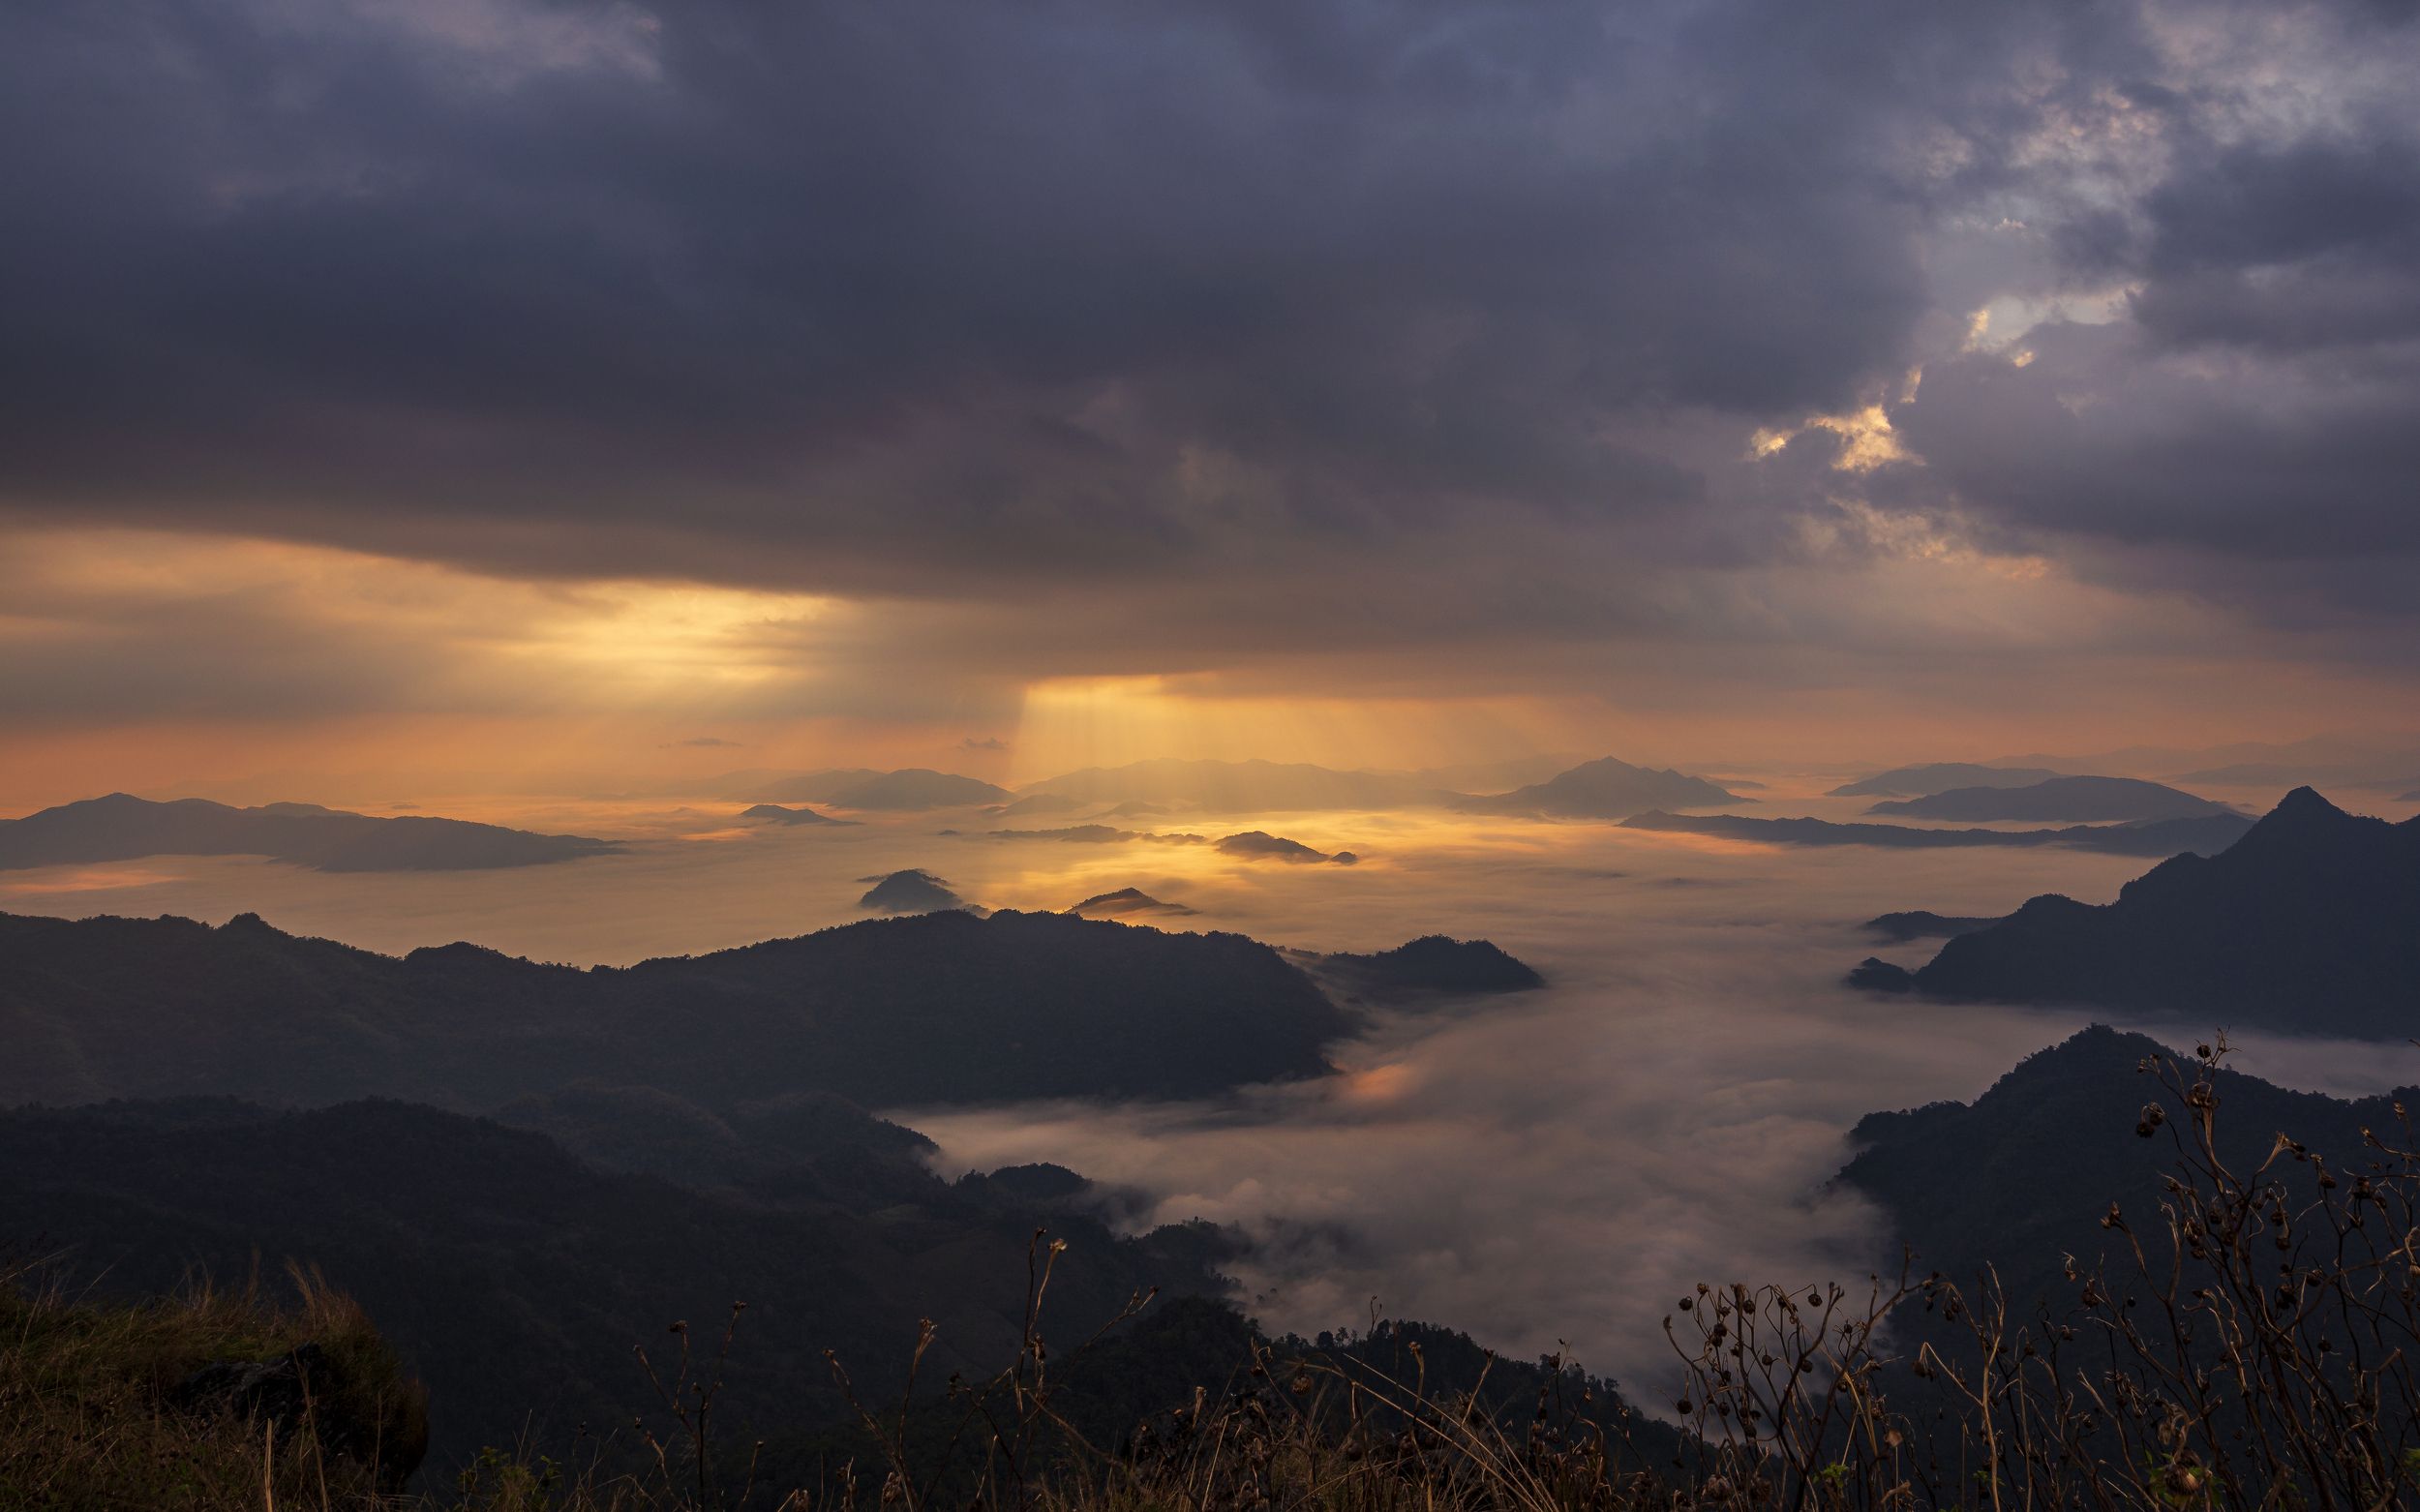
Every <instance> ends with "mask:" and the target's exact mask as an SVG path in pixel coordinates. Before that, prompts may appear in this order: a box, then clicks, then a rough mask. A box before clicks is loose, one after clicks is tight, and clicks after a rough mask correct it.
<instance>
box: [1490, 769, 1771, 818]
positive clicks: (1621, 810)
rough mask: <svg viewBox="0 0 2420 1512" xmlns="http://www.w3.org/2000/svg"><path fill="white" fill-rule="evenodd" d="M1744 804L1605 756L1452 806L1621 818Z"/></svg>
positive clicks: (1682, 776)
mask: <svg viewBox="0 0 2420 1512" xmlns="http://www.w3.org/2000/svg"><path fill="white" fill-rule="evenodd" d="M1746 801H1748V800H1745V799H1742V798H1740V797H1739V796H1738V795H1737V794H1734V793H1730V792H1727V791H1725V790H1724V789H1722V788H1719V787H1717V786H1715V785H1714V784H1713V783H1711V782H1709V781H1707V780H1706V779H1705V778H1704V777H1692V776H1689V775H1687V774H1686V773H1684V772H1679V771H1654V770H1650V769H1649V768H1646V767H1633V766H1631V765H1630V764H1629V763H1627V762H1620V761H1616V760H1614V758H1612V757H1611V756H1608V757H1605V758H1603V759H1602V760H1599V761H1591V762H1585V763H1583V764H1581V765H1580V766H1577V767H1574V768H1572V769H1571V770H1570V771H1566V772H1563V773H1561V774H1560V775H1558V776H1556V777H1553V778H1550V779H1549V780H1547V781H1545V782H1539V783H1534V784H1532V785H1530V786H1528V787H1526V788H1517V789H1515V790H1514V791H1512V792H1510V793H1498V794H1496V795H1494V796H1493V797H1487V798H1460V799H1456V800H1455V801H1454V803H1453V806H1454V807H1456V808H1458V809H1461V810H1462V811H1463V812H1465V813H1472V814H1534V815H1542V816H1544V817H1547V818H1552V819H1619V818H1623V817H1625V816H1627V815H1630V814H1635V813H1639V812H1642V811H1644V810H1648V809H1675V808H1714V807H1719V806H1721V805H1723V804H1727V803H1740V802H1746Z"/></svg>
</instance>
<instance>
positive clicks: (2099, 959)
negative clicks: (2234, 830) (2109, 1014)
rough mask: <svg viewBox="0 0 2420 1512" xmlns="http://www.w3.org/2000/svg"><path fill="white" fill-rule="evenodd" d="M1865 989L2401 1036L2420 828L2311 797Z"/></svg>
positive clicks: (1865, 981) (1880, 974)
mask: <svg viewBox="0 0 2420 1512" xmlns="http://www.w3.org/2000/svg"><path fill="white" fill-rule="evenodd" d="M2177 822H2180V823H2194V822H2196V821H2177ZM1853 980H1854V981H1856V982H1857V983H1858V984H1860V985H1864V986H1872V987H1879V988H1885V989H1894V990H1903V991H1915V992H1920V993H1922V994H1924V995H1926V996H1929V997H1938V998H1949V999H1962V1000H1985V999H1988V1000H1995V1001H2012V1002H2059V1003H2089V1004H2095V1005H2099V1006H2103V1007H2108V1008H2114V1009H2124V1010H2127V1011H2130V1012H2133V1013H2150V1014H2159V1015H2164V1016H2184V1017H2189V1018H2191V1019H2193V1021H2196V1022H2210V1021H2218V1022H2225V1023H2230V1024H2237V1025H2255V1026H2258V1027H2262V1028H2267V1029H2273V1030H2281V1031H2284V1032H2288V1033H2301V1034H2324V1035H2345V1036H2354V1037H2362V1038H2375V1039H2396V1040H2401V1039H2404V1038H2406V1037H2408V1036H2410V1035H2411V1034H2412V1033H2414V1031H2415V1030H2420V819H2410V820H2405V822H2403V823H2402V824H2389V823H2387V822H2386V821H2385V820H2382V819H2370V818H2362V817H2357V816H2355V815H2352V814H2348V813H2345V812H2344V810H2343V809H2340V808H2338V807H2337V806H2336V805H2335V804H2333V803H2330V802H2329V801H2327V800H2326V799H2324V798H2321V797H2320V796H2319V795H2318V794H2317V793H2315V792H2313V791H2312V790H2311V789H2309V788H2297V789H2295V790H2294V791H2293V792H2292V793H2289V794H2287V795H2286V797H2285V798H2284V800H2283V801H2280V802H2279V804H2278V805H2277V807H2276V808H2274V809H2272V810H2270V811H2269V813H2268V814H2267V815H2266V816H2265V817H2263V818H2262V819H2261V820H2260V821H2259V823H2257V824H2256V825H2254V826H2253V827H2252V828H2251V830H2250V832H2247V833H2246V834H2245V835H2244V836H2243V837H2242V838H2241V839H2239V840H2237V841H2236V842H2235V843H2234V844H2233V845H2231V846H2229V847H2227V848H2225V849H2224V850H2223V851H2221V852H2219V853H2218V854H2216V855H2211V856H2197V855H2181V856H2177V857H2174V858H2172V859H2171V860H2168V861H2166V862H2162V863H2161V864H2160V865H2158V866H2155V867H2153V868H2152V869H2151V870H2150V871H2148V872H2145V873H2144V874H2143V875H2142V876H2140V877H2137V878H2135V879H2134V880H2133V882H2130V883H2128V884H2127V885H2126V887H2125V888H2124V889H2123V890H2121V891H2120V892H2119V893H2118V897H2117V901H2115V902H2113V903H2108V904H2104V905H2100V906H2095V905H2092V904H2086V903H2078V902H2076V901H2074V900H2073V899H2072V898H2067V897H2062V896H2059V895H2058V894H2055V893H2050V894H2044V895H2043V896H2041V897H2037V898H2034V899H2032V900H2031V901H2029V902H2027V903H2026V904H2025V906H2024V907H2022V908H2020V909H2018V910H2017V911H2016V912H2015V913H2013V914H2012V915H2010V916H2009V917H2008V918H2006V919H2004V920H2000V921H1998V922H1995V923H1993V924H1991V925H1989V926H1988V927H1986V928H1981V929H1977V930H1974V931H1972V932H1970V933H1965V934H1961V935H1958V936H1956V937H1955V938H1953V939H1951V940H1950V941H1949V943H1947V944H1946V945H1944V946H1943V947H1942V948H1941V952H1940V953H1939V954H1937V955H1935V956H1934V957H1933V959H1932V960H1931V961H1930V962H1928V963H1927V964H1925V965H1924V966H1923V967H1921V969H1919V970H1917V971H1915V972H1907V971H1903V970H1901V969H1899V968H1897V967H1895V966H1891V965H1889V964H1888V963H1885V962H1880V961H1869V962H1867V963H1866V964H1865V965H1864V966H1861V967H1860V968H1859V971H1858V972H1857V973H1856V974H1855V976H1854V978H1853Z"/></svg>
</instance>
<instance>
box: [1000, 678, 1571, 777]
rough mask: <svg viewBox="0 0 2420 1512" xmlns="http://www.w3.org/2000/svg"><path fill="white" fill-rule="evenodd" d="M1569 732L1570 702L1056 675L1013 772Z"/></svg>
mask: <svg viewBox="0 0 2420 1512" xmlns="http://www.w3.org/2000/svg"><path fill="white" fill-rule="evenodd" d="M1574 741H1575V735H1574V731H1573V728H1572V725H1571V723H1570V722H1569V720H1568V719H1567V717H1565V715H1564V712H1563V711H1558V710H1556V709H1554V708H1553V707H1551V706H1549V705H1547V704H1546V703H1544V702H1542V701H1540V700H1537V699H1514V698H1505V699H1460V700H1431V701H1419V700H1411V699H1400V698H1397V699H1362V700H1346V699H1333V698H1306V697H1272V696H1225V695H1222V694H1221V693H1219V692H1218V690H1217V689H1216V687H1215V686H1212V685H1206V684H1205V682H1204V680H1173V679H1167V678H1156V677H1126V678H1059V679H1050V680H1044V681H1040V682H1035V683H1031V684H1029V685H1028V686H1027V687H1026V689H1025V702H1024V711H1023V713H1022V715H1021V717H1020V718H1019V720H1018V725H1017V729H1016V731H1015V733H1014V736H1013V740H1012V741H1011V751H1012V758H1011V762H1010V771H1009V773H1008V777H1007V780H1008V783H1009V785H1010V786H1012V787H1013V786H1015V785H1016V784H1017V783H1021V782H1031V781H1035V780H1038V779H1040V778H1043V777H1048V776H1054V775H1056V774H1058V773H1060V772H1064V771H1074V770H1076V769H1078V768H1082V767H1114V766H1119V765H1122V764H1124V763H1127V762H1132V761H1144V760H1149V759H1152V758H1155V757H1163V756H1180V757H1184V758H1186V759H1188V760H1216V761H1250V760H1254V759H1255V758H1257V759H1264V760H1271V761H1281V762H1314V763H1317V764H1319V765H1322V766H1331V767H1340V768H1360V767H1367V768H1371V769H1375V770H1404V769H1409V768H1418V767H1426V766H1444V765H1450V764H1451V763H1454V762H1457V761H1488V760H1494V759H1499V758H1503V757H1510V756H1522V755H1528V754H1531V753H1534V752H1536V751H1541V750H1559V749H1566V748H1569V747H1570V746H1571V745H1572V744H1573V743H1574ZM1578 743H1580V744H1587V743H1588V741H1587V740H1586V739H1580V740H1578Z"/></svg>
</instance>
